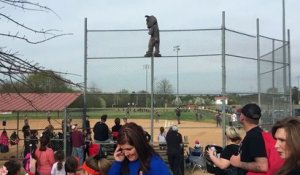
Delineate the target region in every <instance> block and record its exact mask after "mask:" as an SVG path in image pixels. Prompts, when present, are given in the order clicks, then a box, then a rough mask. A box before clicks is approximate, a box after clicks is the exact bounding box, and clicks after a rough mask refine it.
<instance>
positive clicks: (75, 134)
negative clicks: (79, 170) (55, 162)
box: [71, 124, 85, 165]
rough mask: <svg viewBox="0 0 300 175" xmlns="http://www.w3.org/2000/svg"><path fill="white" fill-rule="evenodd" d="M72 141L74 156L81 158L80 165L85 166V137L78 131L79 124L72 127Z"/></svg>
mask: <svg viewBox="0 0 300 175" xmlns="http://www.w3.org/2000/svg"><path fill="white" fill-rule="evenodd" d="M71 140H72V155H73V156H75V157H78V158H79V164H80V165H82V164H83V158H84V155H83V153H84V145H85V142H84V137H83V134H82V132H81V131H79V130H78V128H77V124H75V125H72V133H71Z"/></svg>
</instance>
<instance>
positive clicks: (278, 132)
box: [272, 117, 300, 175]
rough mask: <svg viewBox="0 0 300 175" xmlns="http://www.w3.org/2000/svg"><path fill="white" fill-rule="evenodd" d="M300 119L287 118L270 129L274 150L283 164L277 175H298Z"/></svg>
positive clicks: (299, 169)
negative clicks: (274, 142)
mask: <svg viewBox="0 0 300 175" xmlns="http://www.w3.org/2000/svg"><path fill="white" fill-rule="evenodd" d="M299 131H300V119H299V118H296V117H287V118H285V119H282V120H280V121H277V122H276V123H275V125H274V126H273V128H272V135H273V137H274V138H275V139H276V144H275V148H276V150H277V152H278V153H279V155H280V157H281V158H282V159H284V160H285V161H284V164H283V166H282V167H281V169H280V170H279V171H278V172H277V175H299V174H300V148H299V144H300V132H299Z"/></svg>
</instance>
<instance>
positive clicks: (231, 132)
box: [207, 127, 242, 175]
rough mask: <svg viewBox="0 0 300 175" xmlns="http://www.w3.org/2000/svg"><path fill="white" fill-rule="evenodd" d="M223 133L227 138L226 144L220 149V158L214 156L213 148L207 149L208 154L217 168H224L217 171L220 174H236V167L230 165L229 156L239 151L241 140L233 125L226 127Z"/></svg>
mask: <svg viewBox="0 0 300 175" xmlns="http://www.w3.org/2000/svg"><path fill="white" fill-rule="evenodd" d="M225 135H226V138H227V143H228V144H227V146H225V148H224V150H223V151H222V153H221V155H220V158H218V157H216V156H215V155H214V154H215V153H214V151H215V150H213V149H211V148H209V149H208V151H207V152H208V155H209V158H210V160H211V161H212V162H213V163H214V165H216V166H217V167H218V168H220V169H222V170H224V171H221V172H218V173H219V174H220V175H221V174H224V175H236V174H237V169H236V168H235V167H233V166H231V165H230V158H231V156H232V155H237V154H238V151H239V144H240V142H241V140H242V138H241V136H240V133H239V131H238V130H237V128H235V127H227V128H226V130H225Z"/></svg>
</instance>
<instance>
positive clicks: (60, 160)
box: [51, 150, 66, 175]
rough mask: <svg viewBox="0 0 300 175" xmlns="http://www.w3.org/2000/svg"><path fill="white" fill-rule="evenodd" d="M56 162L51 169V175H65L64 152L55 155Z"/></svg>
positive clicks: (57, 152) (60, 151) (59, 151)
mask: <svg viewBox="0 0 300 175" xmlns="http://www.w3.org/2000/svg"><path fill="white" fill-rule="evenodd" d="M54 158H55V160H56V162H55V163H54V164H53V166H52V169H51V175H65V174H66V171H65V154H64V152H63V151H62V150H58V151H56V152H55V154H54Z"/></svg>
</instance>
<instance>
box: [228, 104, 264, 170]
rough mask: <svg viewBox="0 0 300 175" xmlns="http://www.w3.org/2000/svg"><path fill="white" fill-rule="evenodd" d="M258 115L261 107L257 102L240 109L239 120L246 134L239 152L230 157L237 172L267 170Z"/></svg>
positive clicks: (259, 115)
mask: <svg viewBox="0 0 300 175" xmlns="http://www.w3.org/2000/svg"><path fill="white" fill-rule="evenodd" d="M260 117H261V109H260V107H259V106H258V105H257V104H254V103H249V104H246V105H245V106H243V107H242V109H241V115H240V122H241V124H242V125H243V127H244V129H245V131H246V136H245V137H244V139H243V141H242V143H241V147H240V150H239V151H240V154H239V155H237V156H236V155H233V156H232V157H231V159H230V163H231V165H233V166H235V167H238V174H246V173H247V172H256V173H258V172H261V173H265V172H267V171H268V160H267V153H266V150H265V142H264V139H263V136H262V129H261V128H260V127H259V126H258V124H259V119H260Z"/></svg>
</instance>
